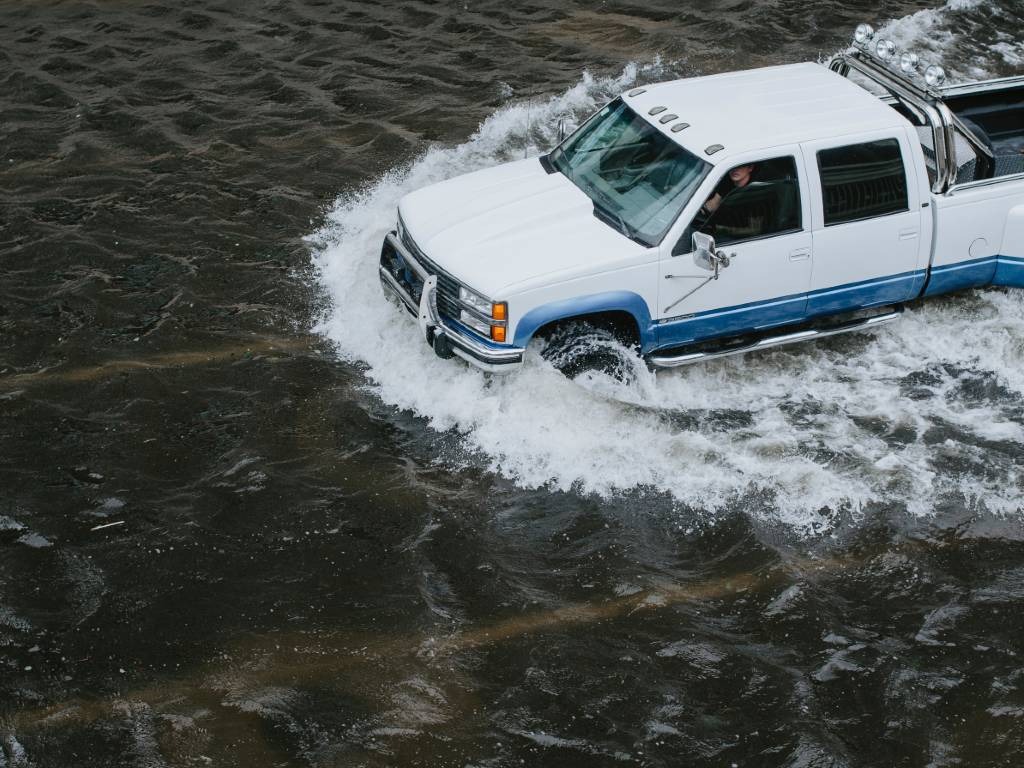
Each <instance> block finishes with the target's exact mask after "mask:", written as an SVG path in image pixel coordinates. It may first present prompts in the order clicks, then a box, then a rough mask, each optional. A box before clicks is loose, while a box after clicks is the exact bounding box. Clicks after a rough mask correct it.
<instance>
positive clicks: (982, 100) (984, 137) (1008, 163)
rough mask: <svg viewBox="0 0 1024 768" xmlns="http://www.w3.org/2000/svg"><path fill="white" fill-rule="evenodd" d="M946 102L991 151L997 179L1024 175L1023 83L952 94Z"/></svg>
mask: <svg viewBox="0 0 1024 768" xmlns="http://www.w3.org/2000/svg"><path fill="white" fill-rule="evenodd" d="M945 101H946V104H947V105H948V106H949V108H950V109H951V110H952V111H953V112H954V113H955V114H956V115H957V117H959V118H961V119H962V120H964V121H965V122H966V123H967V124H968V126H969V127H971V128H972V129H973V130H974V131H975V134H976V135H977V136H978V138H979V139H981V141H982V142H983V143H984V144H986V145H987V146H988V147H990V148H991V149H992V154H993V155H995V172H994V174H993V175H994V176H1009V175H1012V174H1016V173H1024V84H1013V85H1011V86H1008V87H1006V88H1001V89H986V90H981V91H978V92H975V93H970V92H967V93H960V94H956V95H950V96H947V97H946V99H945Z"/></svg>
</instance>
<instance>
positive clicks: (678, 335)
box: [645, 270, 927, 351]
mask: <svg viewBox="0 0 1024 768" xmlns="http://www.w3.org/2000/svg"><path fill="white" fill-rule="evenodd" d="M926 274H927V273H926V272H925V270H915V271H912V272H901V273H900V274H896V275H886V276H885V277H880V278H875V279H872V280H860V281H858V282H855V283H847V284H845V285H834V286H829V287H828V288H819V289H818V290H816V291H811V292H810V293H797V294H791V295H789V296H781V297H779V298H775V299H769V300H767V301H753V302H749V303H747V304H737V305H735V306H732V307H725V308H722V309H712V310H707V311H705V312H697V313H695V314H693V315H689V316H687V317H682V318H679V319H676V320H668V321H661V322H660V323H659V333H658V346H659V347H669V346H677V345H679V344H686V343H688V342H693V341H701V340H704V339H714V338H717V337H720V336H728V335H731V334H734V333H742V332H744V331H754V330H761V329H763V328H771V327H773V326H776V325H785V324H788V323H795V322H799V321H801V320H804V319H806V318H810V317H818V316H821V315H829V314H835V313H837V312H843V311H845V310H850V309H853V308H860V307H873V306H877V305H880V304H895V303H898V302H901V301H906V300H907V299H909V298H911V297H913V296H916V294H917V292H919V291H920V290H921V285H922V284H923V283H924V278H925V275H926ZM645 351H647V350H645Z"/></svg>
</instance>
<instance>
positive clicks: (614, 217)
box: [593, 200, 650, 246]
mask: <svg viewBox="0 0 1024 768" xmlns="http://www.w3.org/2000/svg"><path fill="white" fill-rule="evenodd" d="M593 203H594V215H595V216H597V218H599V219H601V220H602V221H606V222H608V223H609V224H612V225H613V226H614V227H615V228H616V229H618V230H619V232H621V233H622V234H623V235H625V236H626V237H628V238H629V239H630V240H632V241H633V242H635V243H640V245H648V246H649V245H650V243H648V242H647V241H645V240H644V239H643V238H641V237H640V236H639V235H638V234H637V232H636V230H635V229H633V228H632V227H631V226H629V224H627V223H626V220H625V219H624V218H622V216H620V215H619V214H617V213H615V211H613V210H611V209H610V208H605V207H604V206H603V205H601V204H600V203H598V202H597V200H593Z"/></svg>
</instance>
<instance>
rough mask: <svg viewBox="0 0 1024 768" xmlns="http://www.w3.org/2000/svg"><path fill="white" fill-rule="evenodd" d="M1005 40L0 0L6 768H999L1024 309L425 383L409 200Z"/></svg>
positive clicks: (1014, 15)
mask: <svg viewBox="0 0 1024 768" xmlns="http://www.w3.org/2000/svg"><path fill="white" fill-rule="evenodd" d="M862 20H873V21H876V23H879V24H885V29H886V31H887V33H888V34H891V35H892V36H894V37H895V38H896V39H897V41H898V42H900V44H902V45H910V46H913V47H915V48H917V49H918V50H922V51H924V52H926V53H927V54H928V56H929V57H932V58H936V59H938V58H941V59H942V60H943V62H944V63H945V64H946V65H947V69H948V70H950V71H951V72H952V74H953V77H954V78H955V79H972V78H979V77H989V76H999V75H1009V74H1014V73H1020V72H1022V71H1024V70H1022V68H1024V9H1022V8H1021V6H1020V4H1019V3H1018V2H1017V1H1016V0H949V2H948V3H946V4H945V5H941V4H939V3H935V4H931V5H929V4H927V3H924V2H891V3H886V4H884V5H880V4H870V3H866V2H863V0H852V1H851V2H843V3H840V2H836V0H828V1H827V2H822V3H814V4H808V3H805V2H795V1H793V0H771V1H770V2H769V1H767V0H750V1H747V2H740V1H738V0H709V2H706V3H700V4H699V7H686V6H684V5H681V4H679V3H677V2H669V1H668V0H656V1H655V2H650V3H644V4H630V3H624V2H617V1H616V0H611V1H610V2H602V3H599V4H598V3H593V4H589V5H588V4H585V3H575V2H569V3H555V2H551V0H531V1H530V2H527V3H524V4H508V3H499V2H493V1H492V0H479V1H477V0H474V1H473V2H458V3H432V2H418V1H417V2H407V3H401V4H385V3H377V2H372V3H370V2H328V1H326V0H300V1H299V2H295V3H284V2H272V1H268V2H263V1H262V0H261V1H260V2H248V3H243V2H217V1H214V2H209V3H191V2H188V3H186V2H183V3H174V4H168V3H156V2H146V0H140V1H139V2H132V3H123V2H118V3H115V2H74V1H70V2H50V0H34V1H33V2H11V1H10V0H3V1H0V43H2V44H0V65H2V68H0V768H26V767H27V766H33V767H34V768H44V767H47V766H90V767H91V766H140V767H142V766H145V767H146V768H151V767H154V766H156V767H159V766H175V767H176V766H202V765H212V766H240V767H241V766H245V767H247V768H248V767H253V768H259V767H262V766H405V765H410V766H412V765H419V766H460V767H462V766H466V767H468V766H474V767H476V766H479V767H483V766H494V767H501V766H521V765H526V766H559V767H561V766H588V767H589V766H603V765H646V766H681V765H682V766H691V765H692V766H758V767H760V766H793V767H796V766H801V767H806V768H810V767H812V766H813V767H818V766H822V767H824V766H921V767H922V768H924V766H935V767H937V768H938V767H941V766H1017V765H1020V764H1021V763H1022V762H1024V758H1022V755H1024V617H1022V615H1021V609H1022V600H1024V494H1022V491H1021V479H1022V459H1024V293H1021V292H1013V291H1004V290H988V291H977V292H972V293H968V294H964V295H960V296H955V297H948V298H944V299H940V300H936V301H933V302H931V303H929V304H924V305H919V306H913V307H911V308H910V310H909V311H908V312H907V313H906V315H905V317H904V319H903V320H901V322H899V323H897V324H895V325H892V326H888V327H886V328H884V329H880V330H879V331H877V332H875V333H872V334H864V335H851V336H848V337H838V338H834V339H831V340H827V341H824V342H822V343H819V344H816V345H809V346H804V347H797V348H788V349H783V350H778V351H774V352H771V353H765V354H760V355H757V356H750V357H747V358H742V359H730V360H726V361H722V362H719V363H716V364H713V365H707V366H704V367H700V368H693V369H688V370H682V371H675V372H667V373H659V374H657V375H654V374H652V373H650V372H648V371H647V370H646V369H644V368H642V367H637V368H636V369H635V370H634V372H633V375H632V376H629V377H627V380H626V381H625V382H623V381H619V380H618V379H613V378H610V377H602V376H600V375H589V376H584V377H582V378H581V379H579V380H576V381H569V380H567V379H565V378H563V377H562V376H560V375H559V374H558V373H556V372H555V371H553V370H552V369H551V368H550V367H549V366H548V365H547V364H546V363H544V361H543V360H541V359H540V358H539V357H538V356H536V355H531V356H530V359H529V360H528V362H527V365H526V367H525V368H524V370H523V371H522V372H521V373H520V374H519V375H517V376H516V377H514V378H511V379H508V380H489V379H487V378H486V377H484V376H482V375H481V374H479V373H477V372H475V371H472V370H469V369H468V368H466V367H465V366H463V365H460V364H458V363H456V362H452V361H449V362H443V361H440V360H437V359H435V358H434V357H432V355H431V353H430V351H429V350H428V349H427V348H426V346H425V345H423V344H422V343H420V342H419V340H418V338H417V335H416V332H415V330H414V328H413V327H412V325H411V323H410V322H409V321H408V319H407V318H406V317H405V316H403V315H400V314H399V313H398V312H397V311H396V310H395V309H394V308H393V307H391V306H390V305H388V304H386V303H385V302H384V301H383V298H382V295H381V293H380V288H379V285H378V284H377V280H376V277H375V269H376V266H375V265H376V258H377V254H378V248H379V243H380V240H381V238H382V236H383V234H384V233H385V232H386V231H387V230H388V229H389V228H390V227H391V226H392V224H393V221H394V214H395V205H396V203H397V201H398V199H399V198H400V197H401V195H402V194H404V193H405V192H407V191H409V190H411V189H414V188H416V187H418V186H421V185H423V184H427V183H429V182H432V181H436V180H440V179H443V178H447V177H449V176H452V175H454V174H458V173H462V172H465V171H469V170H472V169H476V168H481V167H485V166H488V165H493V164H495V163H498V162H501V161H504V160H508V159H515V158H520V157H523V156H524V155H526V154H530V153H538V152H540V151H541V150H542V149H543V148H545V147H546V146H548V145H549V144H550V142H551V141H552V139H553V137H554V135H555V133H556V131H557V125H558V122H559V120H560V119H562V118H567V119H569V120H570V121H571V122H575V121H578V120H580V119H582V118H583V117H584V116H586V115H587V114H588V113H589V112H590V111H592V110H594V109H595V108H596V107H598V106H599V105H601V104H602V103H603V102H604V101H605V100H607V99H609V98H610V97H611V96H612V95H613V94H615V93H617V92H619V91H621V90H624V89H625V88H626V87H628V86H630V85H633V84H634V83H644V82H651V81H656V80H659V79H666V78H671V77H677V76H686V75H692V74H698V73H710V72H717V71H723V70H728V69H734V68H740V67H746V66H759V65H765V64H773V63H782V62H792V61H803V60H818V61H825V60H827V58H828V56H829V55H830V54H832V53H834V52H836V51H838V50H840V49H841V48H842V47H843V46H844V45H845V43H846V41H847V40H848V38H849V33H850V31H851V30H852V28H853V27H854V26H855V24H856V23H857V22H859V21H862Z"/></svg>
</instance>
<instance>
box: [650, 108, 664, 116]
mask: <svg viewBox="0 0 1024 768" xmlns="http://www.w3.org/2000/svg"><path fill="white" fill-rule="evenodd" d="M666 109H667V107H651V111H650V112H648V113H647V114H648V115H651V116H652V117H653V116H654V115H660V114H661V113H662V112H664V111H665V110H666Z"/></svg>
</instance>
